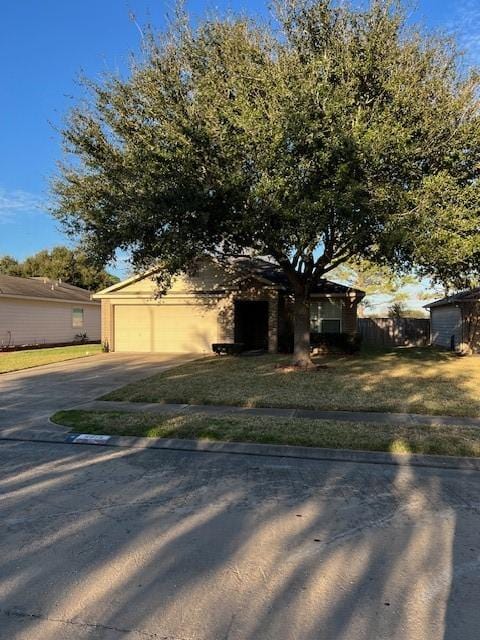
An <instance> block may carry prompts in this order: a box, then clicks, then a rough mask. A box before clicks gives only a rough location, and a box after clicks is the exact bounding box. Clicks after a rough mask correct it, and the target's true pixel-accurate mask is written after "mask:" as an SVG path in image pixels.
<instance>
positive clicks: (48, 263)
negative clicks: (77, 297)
mask: <svg viewBox="0 0 480 640" xmlns="http://www.w3.org/2000/svg"><path fill="white" fill-rule="evenodd" d="M0 273H3V274H6V275H11V276H23V277H34V276H43V277H46V278H52V279H53V280H59V279H60V280H63V281H64V282H67V283H68V284H73V285H75V286H77V287H82V288H85V289H89V290H91V291H98V290H99V289H104V288H105V287H109V286H110V285H112V284H114V283H115V282H118V278H117V277H116V276H113V275H111V274H110V273H108V272H107V271H105V270H104V269H103V268H101V267H97V266H95V265H94V264H93V263H92V261H91V260H89V258H88V256H87V255H86V254H85V253H84V252H83V251H79V250H77V249H74V250H72V249H68V248H67V247H54V248H53V249H52V250H51V251H48V250H46V249H45V250H43V251H39V252H38V253H36V254H35V255H33V256H30V257H28V258H26V259H25V260H24V261H23V262H19V261H18V260H15V258H12V257H11V256H3V257H0Z"/></svg>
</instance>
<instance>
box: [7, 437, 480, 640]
mask: <svg viewBox="0 0 480 640" xmlns="http://www.w3.org/2000/svg"><path fill="white" fill-rule="evenodd" d="M1 456H2V466H1V477H0V490H1V492H2V503H1V520H0V530H1V533H2V535H1V536H0V538H1V540H2V543H1V547H0V549H1V551H2V554H1V558H0V568H1V570H0V597H1V601H2V605H1V611H0V615H1V616H2V621H1V622H0V627H1V628H2V629H3V631H2V633H3V634H5V635H4V636H3V637H9V638H10V637H11V638H18V639H22V638H24V637H25V638H26V637H35V638H36V640H47V639H48V640H50V639H51V638H54V637H55V638H57V637H65V638H70V637H75V638H77V637H79V638H80V637H84V636H83V635H82V634H89V635H88V637H93V638H102V639H103V638H108V639H110V638H117V637H123V635H126V637H129V634H131V636H132V637H139V638H140V637H141V638H158V637H160V638H171V639H175V640H178V639H180V638H182V639H186V638H188V639H191V638H195V640H206V639H212V638H215V639H216V638H227V639H230V640H232V639H242V640H258V639H260V638H261V639H272V640H273V639H275V640H281V639H283V638H285V639H289V640H290V639H291V638H292V639H293V638H295V639H296V640H313V639H315V640H317V639H319V638H328V639H330V638H335V639H336V640H337V639H339V640H341V639H347V638H348V639H351V638H356V639H359V640H361V639H363V638H365V640H367V639H368V640H372V639H373V638H389V639H390V638H392V639H393V638H395V639H396V638H402V639H403V638H409V639H415V640H416V639H417V638H418V639H420V638H429V639H432V638H443V639H444V640H457V639H458V640H459V639H460V638H462V639H463V638H468V637H472V638H473V637H474V636H473V635H472V634H473V633H475V631H473V629H476V628H478V627H473V626H472V625H473V624H474V623H476V622H478V607H477V605H476V597H475V593H476V594H478V590H477V591H473V589H474V587H475V586H477V585H478V577H477V573H478V572H476V569H478V563H479V560H478V558H479V541H478V534H477V532H478V525H479V520H480V515H479V512H478V488H479V476H478V474H475V473H466V472H463V473H462V472H457V471H448V470H438V469H427V468H419V467H414V466H401V467H395V466H382V465H368V464H356V463H345V462H319V461H309V460H287V459H281V458H267V457H259V456H243V455H241V456H240V455H237V456H232V455H228V454H205V453H201V452H174V451H158V450H157V451H148V450H134V449H132V450H120V449H109V448H100V447H99V448H94V447H88V446H78V445H77V446H73V445H68V446H66V445H45V444H27V443H22V444H13V443H9V444H5V443H4V444H3V445H1ZM476 581H477V582H476ZM67 633H69V634H71V635H67ZM469 633H470V636H469V635H468V634H469ZM28 634H30V636H29V635H28ZM85 637H86V635H85Z"/></svg>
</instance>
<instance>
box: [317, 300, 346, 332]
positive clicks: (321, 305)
mask: <svg viewBox="0 0 480 640" xmlns="http://www.w3.org/2000/svg"><path fill="white" fill-rule="evenodd" d="M310 331H313V332H314V333H341V331H342V301H341V300H338V299H336V298H325V299H324V300H318V301H317V300H315V301H313V302H311V304H310Z"/></svg>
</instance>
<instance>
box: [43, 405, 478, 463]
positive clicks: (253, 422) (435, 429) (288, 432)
mask: <svg viewBox="0 0 480 640" xmlns="http://www.w3.org/2000/svg"><path fill="white" fill-rule="evenodd" d="M52 420H53V421H54V422H56V423H58V424H62V425H65V426H68V427H71V428H72V429H73V430H74V431H76V432H80V433H97V434H109V435H122V436H124V435H125V436H145V437H151V438H187V439H193V440H208V441H213V442H217V441H223V442H255V443H263V444H283V445H301V446H306V447H326V448H333V449H354V450H363V451H388V452H392V453H422V454H430V455H449V456H476V457H478V456H480V430H479V429H475V428H473V427H446V426H416V425H415V426H410V425H408V426H406V425H399V426H391V425H378V424H374V425H372V424H366V423H350V422H334V421H330V420H304V419H300V418H296V419H295V418H293V419H282V418H273V417H272V418H270V417H249V416H221V417H211V416H205V415H198V414H197V415H195V414H189V415H183V416H178V415H175V416H174V415H170V416H168V415H167V416H166V415H162V416H157V415H153V414H148V413H145V414H140V413H123V412H119V411H79V410H71V411H59V412H58V413H56V414H55V415H54V416H53V417H52Z"/></svg>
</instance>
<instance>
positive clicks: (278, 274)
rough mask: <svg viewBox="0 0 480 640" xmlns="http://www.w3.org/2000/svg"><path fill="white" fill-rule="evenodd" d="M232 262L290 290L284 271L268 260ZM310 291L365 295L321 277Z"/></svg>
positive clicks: (238, 259)
mask: <svg viewBox="0 0 480 640" xmlns="http://www.w3.org/2000/svg"><path fill="white" fill-rule="evenodd" d="M233 264H234V266H235V267H238V268H239V269H240V270H241V271H244V272H245V273H246V274H251V275H253V276H257V277H260V278H263V279H265V280H269V281H270V282H271V283H272V284H274V285H278V286H280V287H282V288H283V289H285V290H286V291H289V290H291V284H290V282H289V280H288V278H287V276H286V274H285V272H284V271H283V270H282V269H280V267H278V266H277V265H276V264H274V263H273V262H268V261H267V260H262V259H261V258H236V259H235V260H234V261H233ZM311 293H313V294H315V293H323V294H330V295H345V296H346V295H348V294H352V293H353V294H355V295H356V296H357V297H358V298H363V297H364V295H365V292H364V291H361V290H360V289H354V288H352V287H347V286H345V285H343V284H339V283H338V282H332V281H331V280H326V279H325V278H322V279H321V280H320V281H319V282H318V284H316V285H315V286H314V287H313V288H312V290H311Z"/></svg>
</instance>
